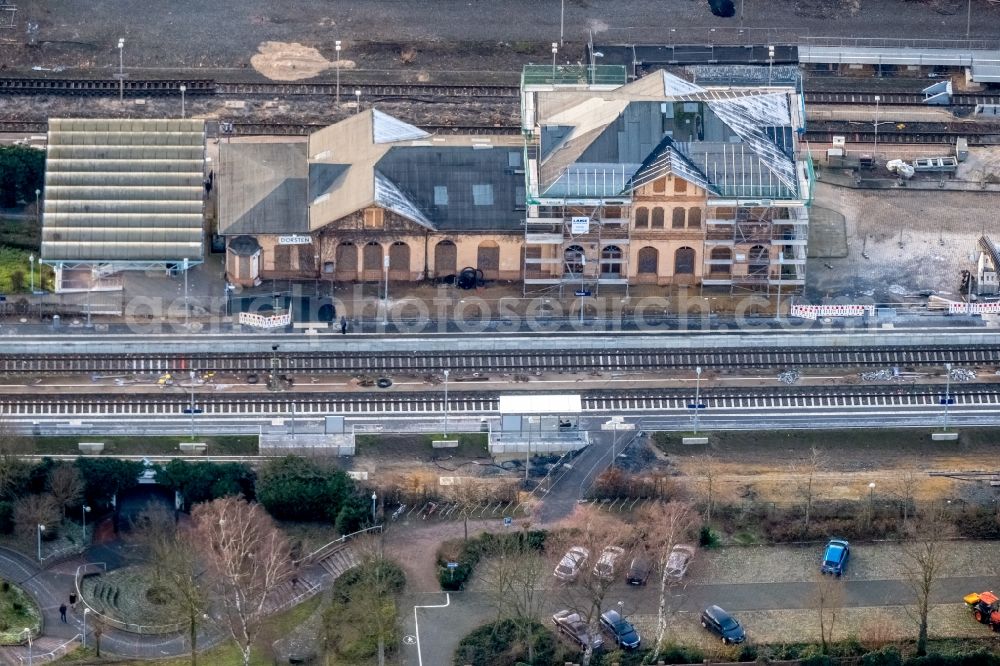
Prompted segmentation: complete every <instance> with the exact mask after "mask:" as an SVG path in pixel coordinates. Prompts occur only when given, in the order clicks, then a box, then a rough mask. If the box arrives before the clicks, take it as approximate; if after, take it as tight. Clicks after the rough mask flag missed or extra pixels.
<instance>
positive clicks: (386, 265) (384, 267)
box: [382, 254, 389, 301]
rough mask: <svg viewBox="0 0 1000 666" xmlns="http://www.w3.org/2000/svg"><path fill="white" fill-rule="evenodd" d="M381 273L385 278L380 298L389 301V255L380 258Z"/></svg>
mask: <svg viewBox="0 0 1000 666" xmlns="http://www.w3.org/2000/svg"><path fill="white" fill-rule="evenodd" d="M382 273H383V275H384V277H385V290H384V291H383V293H382V298H383V299H385V300H386V301H388V300H389V255H388V254H387V255H385V256H384V257H382Z"/></svg>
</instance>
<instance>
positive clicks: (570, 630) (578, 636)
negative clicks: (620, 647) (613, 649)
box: [552, 610, 604, 650]
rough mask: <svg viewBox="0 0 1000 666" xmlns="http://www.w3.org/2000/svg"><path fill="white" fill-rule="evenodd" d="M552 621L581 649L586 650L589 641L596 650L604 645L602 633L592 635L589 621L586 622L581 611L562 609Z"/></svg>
mask: <svg viewBox="0 0 1000 666" xmlns="http://www.w3.org/2000/svg"><path fill="white" fill-rule="evenodd" d="M552 622H553V623H554V624H555V625H556V629H558V630H559V632H560V633H563V634H565V635H566V636H567V637H569V638H570V640H572V641H573V642H574V643H576V644H577V645H578V646H579V647H580V649H581V650H586V649H587V644H588V643H589V644H590V646H591V647H592V648H593V649H595V650H597V649H598V648H600V647H601V646H602V645H604V639H603V638H601V635H600V634H595V635H594V636H591V635H590V630H589V628H588V627H587V623H586V622H584V620H583V618H581V617H580V614H579V613H574V612H573V611H570V610H561V611H558V612H557V613H555V614H554V615H553V616H552Z"/></svg>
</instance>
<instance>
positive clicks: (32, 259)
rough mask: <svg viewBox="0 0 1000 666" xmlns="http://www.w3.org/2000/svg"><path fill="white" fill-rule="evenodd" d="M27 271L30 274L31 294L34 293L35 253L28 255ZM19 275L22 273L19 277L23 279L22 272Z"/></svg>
mask: <svg viewBox="0 0 1000 666" xmlns="http://www.w3.org/2000/svg"><path fill="white" fill-rule="evenodd" d="M28 272H29V273H30V275H31V293H32V294H33V293H35V255H34V253H32V254H29V255H28ZM21 275H22V278H21V279H22V280H23V279H24V277H23V275H24V273H21ZM21 285H22V286H23V285H24V283H23V282H22V283H21Z"/></svg>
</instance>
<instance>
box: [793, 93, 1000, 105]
mask: <svg viewBox="0 0 1000 666" xmlns="http://www.w3.org/2000/svg"><path fill="white" fill-rule="evenodd" d="M876 95H877V96H878V98H879V100H878V103H879V104H880V105H883V104H884V105H889V106H924V95H923V93H898V92H856V91H843V92H825V91H824V92H810V91H808V90H807V91H805V103H806V105H807V106H808V105H810V104H864V105H870V106H875V97H876ZM977 104H1000V95H983V94H971V93H958V94H955V95H952V96H951V104H950V106H953V107H955V106H976V105H977ZM928 108H941V107H937V106H930V107H928ZM943 108H948V106H945V107H943Z"/></svg>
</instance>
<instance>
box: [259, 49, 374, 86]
mask: <svg viewBox="0 0 1000 666" xmlns="http://www.w3.org/2000/svg"><path fill="white" fill-rule="evenodd" d="M257 50H258V51H259V53H257V54H255V55H254V56H253V57H251V58H250V64H251V65H253V68H254V69H255V70H257V71H258V72H260V73H261V74H263V75H264V76H266V77H267V78H269V79H272V80H274V81H299V80H301V79H310V78H312V77H314V76H318V75H319V74H322V73H323V72H325V71H326V70H328V69H330V68H331V67H335V66H336V63H333V62H330V61H329V60H327V59H326V58H324V57H323V55H322V54H321V53H320V52H319V51H318V50H317V49H315V48H313V47H311V46H304V45H302V44H299V43H298V42H292V43H286V42H264V43H262V44H261V45H260V46H258V47H257ZM340 68H341V69H353V68H354V62H353V61H351V60H343V59H342V60H341V61H340Z"/></svg>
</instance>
